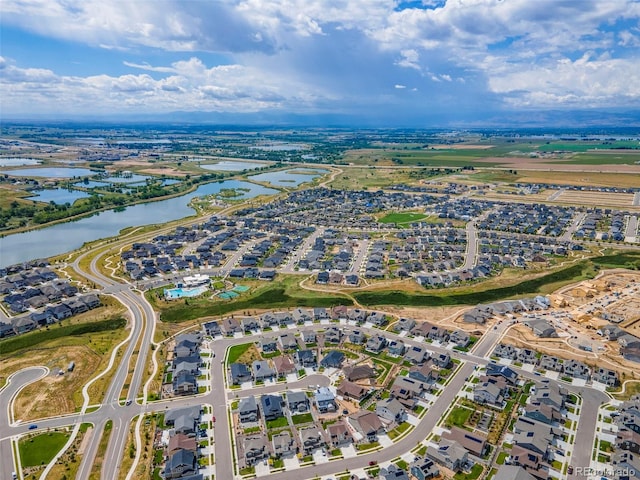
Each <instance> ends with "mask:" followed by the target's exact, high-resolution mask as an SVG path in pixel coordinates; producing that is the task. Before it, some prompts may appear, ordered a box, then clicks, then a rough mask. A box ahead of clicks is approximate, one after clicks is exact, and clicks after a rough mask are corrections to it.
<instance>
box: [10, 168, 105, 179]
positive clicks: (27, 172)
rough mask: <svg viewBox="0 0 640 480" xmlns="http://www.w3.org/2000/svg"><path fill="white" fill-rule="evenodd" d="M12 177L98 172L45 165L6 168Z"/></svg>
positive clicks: (83, 174)
mask: <svg viewBox="0 0 640 480" xmlns="http://www.w3.org/2000/svg"><path fill="white" fill-rule="evenodd" d="M0 173H6V174H7V175H9V176H11V177H43V178H73V177H87V176H91V175H95V174H96V172H94V171H93V170H89V169H88V168H67V167H43V168H18V169H16V170H5V171H3V172H0Z"/></svg>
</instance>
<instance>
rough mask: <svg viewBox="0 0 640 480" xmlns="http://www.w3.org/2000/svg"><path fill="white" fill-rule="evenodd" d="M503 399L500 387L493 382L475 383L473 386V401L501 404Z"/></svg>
mask: <svg viewBox="0 0 640 480" xmlns="http://www.w3.org/2000/svg"><path fill="white" fill-rule="evenodd" d="M503 400H504V397H503V391H502V389H501V388H500V387H499V386H498V385H496V384H495V383H490V382H483V383H477V384H476V385H475V386H474V387H473V401H474V402H477V403H480V404H490V405H496V406H501V405H502V402H503Z"/></svg>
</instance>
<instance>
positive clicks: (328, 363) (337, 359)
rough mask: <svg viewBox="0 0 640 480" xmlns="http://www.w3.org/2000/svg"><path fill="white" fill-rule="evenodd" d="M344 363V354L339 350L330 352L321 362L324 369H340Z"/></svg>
mask: <svg viewBox="0 0 640 480" xmlns="http://www.w3.org/2000/svg"><path fill="white" fill-rule="evenodd" d="M343 361H344V353H342V352H340V351H339V350H330V351H329V352H328V353H327V354H326V355H325V356H324V357H323V358H322V360H320V365H321V366H323V367H324V368H340V367H341V366H342V362H343Z"/></svg>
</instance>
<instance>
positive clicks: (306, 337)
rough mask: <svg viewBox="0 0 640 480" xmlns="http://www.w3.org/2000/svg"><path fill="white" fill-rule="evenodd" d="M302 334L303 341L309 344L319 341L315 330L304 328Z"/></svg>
mask: <svg viewBox="0 0 640 480" xmlns="http://www.w3.org/2000/svg"><path fill="white" fill-rule="evenodd" d="M300 336H301V337H302V341H303V342H304V343H306V344H307V345H308V344H310V343H316V342H317V337H316V332H314V331H313V330H303V331H302V332H300Z"/></svg>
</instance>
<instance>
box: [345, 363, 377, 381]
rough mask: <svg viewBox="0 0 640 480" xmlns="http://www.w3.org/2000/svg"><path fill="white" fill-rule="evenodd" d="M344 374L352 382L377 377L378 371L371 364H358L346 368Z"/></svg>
mask: <svg viewBox="0 0 640 480" xmlns="http://www.w3.org/2000/svg"><path fill="white" fill-rule="evenodd" d="M343 371H344V375H345V377H346V378H347V380H349V381H350V382H357V381H358V380H365V379H368V378H376V371H375V370H374V368H373V367H372V366H371V365H356V366H353V367H346V368H344V370H343Z"/></svg>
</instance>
